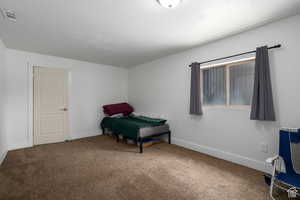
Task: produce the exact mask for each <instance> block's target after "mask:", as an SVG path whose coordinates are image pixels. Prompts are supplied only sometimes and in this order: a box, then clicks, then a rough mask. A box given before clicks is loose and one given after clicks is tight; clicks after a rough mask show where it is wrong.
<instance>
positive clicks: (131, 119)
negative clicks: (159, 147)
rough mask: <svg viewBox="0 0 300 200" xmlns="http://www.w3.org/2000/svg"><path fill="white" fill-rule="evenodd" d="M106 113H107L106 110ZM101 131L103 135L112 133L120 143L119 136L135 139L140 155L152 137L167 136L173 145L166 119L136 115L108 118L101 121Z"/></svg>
mask: <svg viewBox="0 0 300 200" xmlns="http://www.w3.org/2000/svg"><path fill="white" fill-rule="evenodd" d="M114 105H115V104H114ZM118 105H119V104H118ZM103 107H104V106H103ZM104 112H106V111H105V109H104ZM118 112H120V111H115V112H114V114H116V113H118ZM121 113H122V112H121ZM110 114H111V113H110ZM126 114H128V112H127V113H126ZM101 129H102V132H103V134H106V131H107V130H109V131H111V132H112V134H113V135H115V136H116V138H117V141H119V135H122V136H123V137H125V138H130V139H133V140H134V141H136V142H137V143H138V144H139V149H140V153H143V142H144V141H145V140H146V139H149V138H151V137H156V136H161V135H167V136H168V143H169V144H171V131H170V127H169V125H168V124H167V123H166V120H164V119H157V118H150V117H145V116H137V115H134V114H128V115H126V116H121V117H110V116H107V117H104V118H103V120H102V121H101Z"/></svg>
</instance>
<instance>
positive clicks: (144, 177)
mask: <svg viewBox="0 0 300 200" xmlns="http://www.w3.org/2000/svg"><path fill="white" fill-rule="evenodd" d="M137 152H138V148H136V147H135V146H133V145H128V144H121V143H116V142H115V140H113V138H111V137H109V136H98V137H93V138H87V139H81V140H76V141H72V142H68V143H60V144H50V145H41V146H37V147H34V148H28V149H22V150H17V151H12V152H9V153H8V156H7V158H6V159H5V161H4V163H3V165H2V166H1V167H0V199H1V200H3V199H5V200H19V199H20V200H29V199H30V200H63V199H66V200H79V199H80V200H83V199H84V200H108V199H111V200H167V199H170V200H219V199H220V200H265V199H269V198H268V187H267V186H266V185H265V183H264V182H263V178H262V173H261V172H258V171H255V170H252V169H249V168H246V167H242V166H239V165H236V164H233V163H230V162H226V161H223V160H220V159H216V158H213V157H210V156H207V155H204V154H201V153H197V152H194V151H190V150H187V149H184V148H181V147H177V146H175V145H169V144H158V145H155V146H152V147H148V148H145V151H144V153H143V154H139V153H137Z"/></svg>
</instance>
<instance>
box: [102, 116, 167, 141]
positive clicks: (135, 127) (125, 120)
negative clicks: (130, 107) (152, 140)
mask: <svg viewBox="0 0 300 200" xmlns="http://www.w3.org/2000/svg"><path fill="white" fill-rule="evenodd" d="M166 121H167V120H163V119H155V118H149V117H144V116H135V115H129V116H127V117H120V118H112V117H105V118H103V120H102V122H101V127H103V128H108V129H110V130H111V131H112V132H113V133H115V134H121V135H124V136H127V137H130V138H134V139H136V138H138V133H139V129H140V128H145V127H153V126H160V125H164V124H165V123H166Z"/></svg>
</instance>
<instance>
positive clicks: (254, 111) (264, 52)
mask: <svg viewBox="0 0 300 200" xmlns="http://www.w3.org/2000/svg"><path fill="white" fill-rule="evenodd" d="M250 119H251V120H263V121H275V112H274V104H273V95H272V85H271V76H270V66H269V55H268V47H267V46H263V47H259V48H257V49H256V61H255V75H254V90H253V97H252V107H251V115H250Z"/></svg>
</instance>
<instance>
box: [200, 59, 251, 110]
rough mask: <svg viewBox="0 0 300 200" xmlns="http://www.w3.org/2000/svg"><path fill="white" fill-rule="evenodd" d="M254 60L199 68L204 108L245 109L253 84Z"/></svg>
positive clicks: (248, 102) (247, 105)
mask: <svg viewBox="0 0 300 200" xmlns="http://www.w3.org/2000/svg"><path fill="white" fill-rule="evenodd" d="M254 63H255V62H254V58H251V59H247V60H239V61H235V62H230V63H223V64H218V65H212V66H206V67H202V68H201V76H202V85H201V86H202V92H201V94H202V102H203V105H204V106H225V107H228V108H247V107H249V106H250V104H251V100H252V93H253V84H254Z"/></svg>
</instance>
